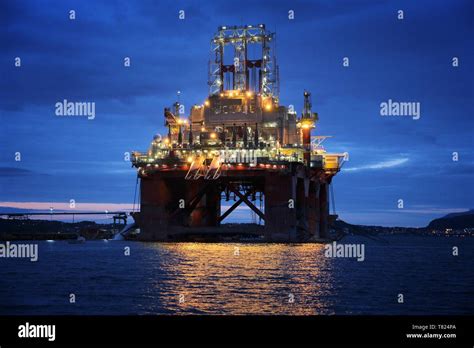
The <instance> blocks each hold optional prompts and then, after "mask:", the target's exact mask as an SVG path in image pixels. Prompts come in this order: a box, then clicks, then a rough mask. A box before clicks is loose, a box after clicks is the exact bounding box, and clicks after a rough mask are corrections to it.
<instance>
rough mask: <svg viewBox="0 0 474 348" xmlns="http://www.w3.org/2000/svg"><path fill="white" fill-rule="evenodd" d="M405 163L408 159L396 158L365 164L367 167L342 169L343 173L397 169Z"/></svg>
mask: <svg viewBox="0 0 474 348" xmlns="http://www.w3.org/2000/svg"><path fill="white" fill-rule="evenodd" d="M406 162H408V158H396V159H392V160H388V161H382V162H378V163H374V164H367V165H364V166H359V167H351V168H344V169H343V171H345V172H355V171H361V170H377V169H386V168H393V167H398V166H400V165H402V164H404V163H406Z"/></svg>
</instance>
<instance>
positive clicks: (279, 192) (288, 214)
mask: <svg viewBox="0 0 474 348" xmlns="http://www.w3.org/2000/svg"><path fill="white" fill-rule="evenodd" d="M295 185H296V182H295V180H293V177H292V176H291V175H278V174H276V173H268V174H267V175H266V177H265V189H264V194H265V239H266V240H268V241H288V240H289V239H290V236H291V235H292V234H293V235H295V233H296V207H294V208H291V207H290V199H292V200H293V203H294V204H295V201H296V197H295V195H294V192H295V191H296V187H294V186H295Z"/></svg>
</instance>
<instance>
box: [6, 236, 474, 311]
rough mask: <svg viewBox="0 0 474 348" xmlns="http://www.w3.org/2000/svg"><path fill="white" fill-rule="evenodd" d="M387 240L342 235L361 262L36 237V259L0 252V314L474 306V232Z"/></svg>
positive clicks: (303, 253)
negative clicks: (358, 246)
mask: <svg viewBox="0 0 474 348" xmlns="http://www.w3.org/2000/svg"><path fill="white" fill-rule="evenodd" d="M383 238H384V239H385V240H386V243H382V242H376V241H373V240H369V239H366V238H363V237H348V238H346V239H344V240H343V242H345V243H364V244H365V261H363V262H358V261H357V260H356V259H347V258H346V259H343V258H333V259H331V258H326V257H325V256H324V245H322V244H296V245H290V244H228V243H227V244H226V243H203V244H199V243H181V244H179V243H140V242H127V241H88V242H86V243H83V244H69V243H68V242H63V241H56V242H39V259H38V261H37V262H30V261H29V260H27V259H0V266H1V267H0V279H1V287H0V314H289V315H296V314H303V315H311V314H472V313H473V312H474V305H473V303H474V301H472V299H473V297H474V296H473V295H474V272H473V270H474V267H473V266H474V260H473V258H472V255H473V252H472V251H473V250H474V238H459V237H428V236H426V237H423V236H413V235H407V236H386V237H383ZM453 246H458V247H459V256H457V257H455V256H452V247H453ZM126 247H130V255H129V256H126V255H124V249H125V248H126ZM71 293H73V294H75V296H76V303H74V304H71V303H69V295H70V294H71ZM400 293H402V294H403V295H404V303H403V304H400V303H398V302H397V295H398V294H400Z"/></svg>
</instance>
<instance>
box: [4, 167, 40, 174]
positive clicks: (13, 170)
mask: <svg viewBox="0 0 474 348" xmlns="http://www.w3.org/2000/svg"><path fill="white" fill-rule="evenodd" d="M31 174H34V172H32V171H31V170H28V169H22V168H15V167H0V176H19V175H22V176H23V175H31Z"/></svg>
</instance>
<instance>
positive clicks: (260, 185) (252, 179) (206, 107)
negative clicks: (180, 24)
mask: <svg viewBox="0 0 474 348" xmlns="http://www.w3.org/2000/svg"><path fill="white" fill-rule="evenodd" d="M274 45H275V33H272V32H269V31H268V30H266V28H265V25H263V24H260V25H255V26H253V25H247V26H221V27H219V28H218V30H217V32H216V34H215V35H214V36H213V37H212V39H211V53H210V60H209V78H208V85H209V94H208V96H207V98H206V99H205V101H204V102H203V103H202V104H199V105H194V106H192V107H191V110H190V115H189V116H188V117H185V116H184V115H182V112H181V111H182V110H181V104H180V101H179V93H178V101H176V102H175V103H174V104H173V107H171V108H165V110H164V118H165V126H166V128H167V132H168V134H167V136H166V137H159V136H157V137H155V138H154V139H153V141H152V144H151V146H150V148H149V150H148V152H147V153H140V152H133V155H132V164H133V165H134V166H135V167H136V168H137V170H138V177H139V178H140V211H139V212H135V213H134V214H133V217H134V219H135V221H136V223H137V224H138V226H139V227H140V231H141V232H140V234H139V238H140V239H141V240H152V241H181V240H209V239H211V240H228V239H229V238H233V240H239V238H248V237H253V238H257V239H258V238H260V239H259V240H262V241H269V242H272V241H289V242H292V241H298V242H304V241H317V240H327V238H328V237H329V236H328V220H329V218H330V216H329V190H328V185H329V184H330V183H331V179H332V177H333V176H334V175H335V174H336V173H337V172H338V171H339V169H340V166H341V164H342V162H343V158H344V154H329V153H327V152H326V151H325V150H324V148H323V147H322V146H321V144H322V141H323V140H324V139H325V138H327V137H321V136H318V137H312V136H311V132H312V130H313V129H314V128H315V126H316V122H317V121H318V115H317V113H314V112H313V111H312V105H311V94H310V93H309V92H308V91H304V94H303V97H304V99H303V111H302V114H301V117H300V118H298V117H297V114H296V112H294V111H293V110H289V109H288V108H287V107H285V106H283V105H280V102H279V76H278V71H279V70H278V65H277V64H276V57H275V55H274ZM230 197H233V199H234V201H231V200H230ZM223 200H225V201H230V202H231V203H232V205H231V206H230V208H228V209H227V210H226V211H225V212H223V211H221V202H222V201H223ZM242 203H244V204H246V205H247V206H248V207H249V208H250V209H251V210H252V211H253V213H254V214H255V216H256V217H258V220H259V222H261V224H260V223H259V224H255V226H252V227H251V228H250V227H248V226H246V228H245V230H243V231H242V230H238V228H236V229H233V230H232V229H229V228H224V227H223V226H224V224H223V222H224V220H225V219H226V218H227V216H229V214H231V213H232V211H234V210H235V209H236V208H237V207H238V206H239V205H240V204H242ZM258 205H260V206H261V207H260V208H258V207H257V206H258ZM213 238H214V239H213Z"/></svg>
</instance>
